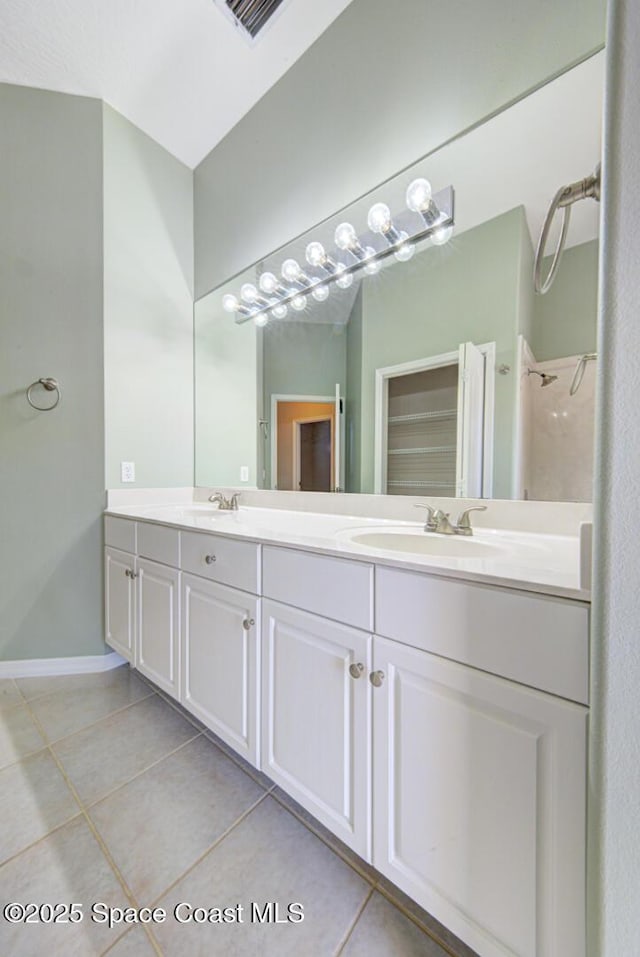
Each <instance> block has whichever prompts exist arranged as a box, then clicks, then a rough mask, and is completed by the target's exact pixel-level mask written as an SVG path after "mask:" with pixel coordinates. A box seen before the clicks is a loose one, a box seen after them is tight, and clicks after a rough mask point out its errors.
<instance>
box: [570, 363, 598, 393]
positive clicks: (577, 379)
mask: <svg viewBox="0 0 640 957" xmlns="http://www.w3.org/2000/svg"><path fill="white" fill-rule="evenodd" d="M597 358H598V353H597V352H587V353H585V354H584V355H583V356H580V358H579V359H578V364H577V366H576V371H575V372H574V373H573V379H572V380H571V385H570V387H569V395H575V394H576V392H577V391H578V389H579V388H580V385H581V383H582V380H583V379H584V372H585V369H586V368H587V362H595V360H596V359H597Z"/></svg>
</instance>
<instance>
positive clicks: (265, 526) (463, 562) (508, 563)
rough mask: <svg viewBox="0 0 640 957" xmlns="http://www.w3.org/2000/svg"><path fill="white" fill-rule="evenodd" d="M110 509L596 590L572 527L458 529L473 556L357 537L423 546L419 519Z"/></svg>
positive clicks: (308, 546) (294, 543) (426, 566)
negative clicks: (393, 538) (585, 581)
mask: <svg viewBox="0 0 640 957" xmlns="http://www.w3.org/2000/svg"><path fill="white" fill-rule="evenodd" d="M106 514H107V515H113V516H116V517H120V518H129V519H132V520H135V521H142V522H153V523H158V524H163V525H174V526H176V527H178V528H183V529H187V530H190V531H198V532H213V533H215V534H217V535H223V536H230V537H232V538H239V539H246V540H248V541H255V542H261V543H264V544H268V545H282V546H290V547H293V548H300V549H303V550H309V551H314V552H320V553H322V554H325V555H334V556H337V557H340V558H350V559H354V560H360V561H366V562H371V563H373V564H378V565H387V566H393V567H398V568H407V569H410V570H412V571H422V572H429V573H432V574H434V575H439V576H441V577H446V578H457V579H464V580H465V581H472V582H480V583H485V584H491V585H500V586H503V587H507V588H518V589H521V590H525V591H532V592H537V593H540V594H545V595H555V596H560V597H563V598H573V599H577V600H579V601H589V600H590V592H589V591H588V590H586V589H584V588H580V542H579V538H578V537H574V536H569V535H549V534H538V533H533V532H523V531H506V530H504V529H487V528H483V529H476V530H475V531H474V534H473V537H472V538H469V539H464V538H461V537H459V536H456V540H455V545H454V546H453V547H455V548H456V550H463V549H464V548H465V546H466V544H467V543H468V544H469V545H470V551H471V550H472V549H473V550H474V551H476V552H479V554H478V555H476V556H473V557H466V556H464V555H463V556H460V555H455V556H451V555H442V554H421V553H419V554H418V553H415V552H413V551H411V552H407V551H394V550H391V549H388V548H386V547H385V548H379V547H373V546H372V545H371V544H369V543H366V544H362V543H361V542H358V541H354V540H353V538H354V537H358V538H362V537H364V538H365V539H366V535H367V533H382V534H383V535H386V534H393V533H396V534H399V535H401V536H406V535H408V536H410V537H415V538H416V547H418V548H420V547H421V545H422V543H421V542H420V541H419V540H418V539H422V538H423V536H424V535H425V534H426V533H424V532H423V531H422V525H421V524H420V523H418V522H400V521H393V520H389V519H380V518H363V517H361V516H355V517H351V516H347V515H332V514H326V513H316V512H308V511H288V510H285V509H275V508H256V507H241V508H240V509H239V510H238V511H235V512H225V511H220V510H219V509H217V508H216V507H214V506H212V505H198V504H195V503H189V504H187V503H183V504H176V505H135V506H127V507H124V506H123V507H111V508H108V509H107V511H106ZM428 538H429V539H431V542H432V543H433V547H434V548H436V549H440V548H442V549H446V548H447V544H446V542H444V543H443V542H442V539H443V538H446V536H441V535H429V536H428ZM376 540H377V539H376ZM409 541H410V540H409ZM411 544H413V543H412V542H411Z"/></svg>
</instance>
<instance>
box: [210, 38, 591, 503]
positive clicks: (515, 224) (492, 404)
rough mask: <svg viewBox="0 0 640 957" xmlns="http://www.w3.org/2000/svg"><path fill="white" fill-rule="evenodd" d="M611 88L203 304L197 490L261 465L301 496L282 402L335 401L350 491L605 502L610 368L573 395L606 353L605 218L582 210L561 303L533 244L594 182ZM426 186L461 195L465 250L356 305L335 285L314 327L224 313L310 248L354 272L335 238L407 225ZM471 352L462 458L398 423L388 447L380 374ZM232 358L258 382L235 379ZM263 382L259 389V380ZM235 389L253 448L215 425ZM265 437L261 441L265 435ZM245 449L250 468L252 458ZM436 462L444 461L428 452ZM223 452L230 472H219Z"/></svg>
mask: <svg viewBox="0 0 640 957" xmlns="http://www.w3.org/2000/svg"><path fill="white" fill-rule="evenodd" d="M601 83H602V60H601V58H600V57H599V56H596V57H593V58H592V59H591V60H590V61H587V62H586V63H584V64H581V65H580V66H579V67H577V68H575V69H574V70H572V71H569V73H567V74H565V75H563V76H562V77H560V78H559V79H558V80H556V81H554V82H553V83H550V84H548V86H546V87H544V88H542V89H541V90H539V91H537V92H536V93H534V94H532V95H531V96H529V97H527V98H526V99H525V100H523V101H521V102H520V103H518V104H516V105H515V106H514V107H511V108H510V109H508V110H506V111H504V113H502V114H499V115H498V116H497V117H494V118H493V119H492V120H489V121H488V122H487V123H485V124H483V125H482V126H481V127H479V128H478V129H476V130H473V131H472V132H471V133H469V134H467V135H466V136H463V137H462V138H461V139H459V140H457V141H455V142H453V143H450V144H448V145H447V146H445V147H443V148H442V149H441V150H439V151H437V152H436V153H435V154H432V155H431V156H429V157H427V158H426V159H425V160H423V161H420V163H419V164H417V165H416V167H414V168H413V169H412V170H408V171H405V172H404V173H402V174H401V175H399V176H398V177H396V178H395V179H394V180H393V181H391V182H389V183H387V184H383V186H382V187H380V188H379V189H378V190H376V191H374V193H372V194H370V195H368V196H367V197H363V198H361V199H360V200H358V201H356V202H355V203H354V204H353V205H352V206H351V207H349V209H348V210H346V211H344V210H343V211H342V212H341V213H340V214H338V215H337V216H336V217H332V218H331V219H330V220H328V221H327V222H325V223H322V224H319V226H317V227H315V228H314V229H312V230H310V231H309V233H308V234H305V235H304V236H302V237H299V238H298V239H297V240H295V241H293V242H292V243H291V244H290V245H289V246H288V247H285V248H284V249H282V250H279V251H277V252H276V253H273V254H269V256H267V257H265V259H264V260H263V261H261V262H260V263H258V264H257V265H256V266H252V267H250V268H249V269H247V270H246V271H245V273H243V274H242V275H241V276H238V277H235V278H234V279H233V280H232V281H230V282H229V283H227V284H225V286H224V287H222V288H220V289H218V290H215V291H214V292H213V293H211V294H209V295H208V296H206V297H204V299H202V300H200V301H199V302H198V303H197V304H196V450H197V451H196V481H197V482H198V483H199V484H205V485H215V484H233V485H238V484H239V474H240V472H239V467H240V465H241V464H244V460H245V459H246V460H247V462H249V460H250V459H251V452H253V459H251V463H250V464H251V470H250V472H251V475H250V480H249V484H252V485H255V486H258V487H263V488H276V487H277V488H282V487H287V488H294V487H296V483H298V484H297V487H298V488H299V487H300V484H299V483H300V475H299V468H300V465H299V462H298V465H297V468H298V473H296V472H295V462H294V458H293V451H292V449H293V435H294V433H293V432H291V443H290V445H289V447H286V448H284V449H283V450H282V451H281V452H280V451H279V449H278V443H277V442H274V436H275V435H276V434H277V433H278V432H279V431H280V430H279V425H278V421H277V418H276V415H275V406H274V397H276V396H277V397H279V399H278V401H285V399H286V397H289V398H290V400H291V401H294V400H295V397H300V396H302V397H311V398H315V399H323V398H324V399H328V398H331V397H332V396H333V395H335V387H336V384H337V385H338V387H339V389H340V394H341V395H342V396H343V397H344V404H343V406H342V414H340V412H338V413H337V414H336V415H335V416H334V420H333V426H332V427H333V428H334V429H335V432H336V435H337V436H338V445H339V449H338V453H337V455H338V459H339V461H340V464H341V466H342V469H343V478H342V479H341V478H340V477H335V476H334V479H333V484H332V487H334V488H335V487H336V486H337V487H339V488H342V489H344V488H346V491H349V492H364V493H370V492H374V491H383V492H386V493H389V494H412V495H424V496H425V497H426V496H428V495H429V494H433V495H440V494H443V495H444V494H446V495H456V494H458V495H466V496H470V497H471V496H473V497H475V496H476V495H483V496H491V497H495V498H539V499H548V500H563V499H564V500H575V501H584V500H589V499H590V498H591V481H592V455H593V388H592V382H593V373H594V371H595V367H594V363H593V362H591V363H590V365H589V368H588V370H587V374H585V377H584V381H583V383H582V385H581V388H580V390H579V391H578V392H577V393H576V394H575V395H574V396H569V386H570V384H571V379H572V376H573V372H574V371H575V366H576V363H577V362H578V360H579V359H580V357H581V356H582V355H585V354H593V353H594V352H595V349H596V315H597V259H598V239H597V235H598V207H597V204H596V203H594V202H593V201H591V206H590V207H588V206H587V204H586V202H585V203H584V204H580V205H581V206H583V207H584V208H579V207H576V208H575V211H574V212H573V214H572V222H571V228H570V231H569V242H568V248H567V249H566V251H565V253H564V256H563V259H562V263H561V267H560V271H559V273H558V277H557V279H556V282H555V284H554V286H553V287H552V289H551V290H550V292H549V293H548V294H547V295H546V296H538V295H535V294H534V290H533V282H532V272H533V258H534V244H535V242H536V241H537V236H538V234H539V230H540V226H541V223H542V219H543V218H544V214H545V212H546V208H547V206H548V203H549V200H550V198H551V197H552V196H553V194H554V192H555V191H556V189H557V188H558V186H560V185H562V184H563V183H564V182H570V181H572V180H574V179H576V178H580V177H581V176H583V175H586V174H587V173H589V172H590V171H592V169H593V167H594V166H595V163H596V162H597V160H598V157H599V150H600V141H599V136H600V120H599V106H598V104H599V96H600V87H601ZM583 103H588V108H587V107H582V106H581V104H583ZM569 119H570V120H571V122H569ZM417 175H418V176H422V175H428V177H429V178H431V179H432V181H433V185H434V190H441V189H443V188H444V187H445V186H446V185H447V184H448V183H449V182H451V183H452V184H453V186H454V188H455V190H456V214H455V219H456V230H455V232H454V235H453V238H452V239H451V241H450V242H449V243H447V244H446V245H434V244H430V243H424V244H422V245H421V246H420V247H419V248H418V250H417V251H416V253H415V255H414V256H413V257H412V258H411V259H410V260H409V261H404V262H398V263H396V262H395V261H393V259H390V260H388V261H386V263H385V265H384V266H383V268H381V269H380V270H379V271H378V272H377V274H375V275H366V276H365V275H363V274H362V273H359V274H358V277H357V278H356V280H355V282H353V284H352V285H351V286H350V288H349V289H347V290H340V289H337V288H336V287H335V284H333V285H332V287H331V290H330V295H329V297H328V298H326V301H314V300H313V299H312V297H311V295H309V294H308V292H309V291H308V290H302V292H304V293H306V294H305V295H304V296H302V297H301V298H302V299H303V300H304V304H303V307H302V310H301V311H300V312H296V311H295V309H291V308H290V309H289V311H288V314H287V316H286V317H284V318H281V319H276V318H274V317H271V316H269V317H265V318H268V321H267V322H266V324H261V325H260V327H259V328H258V327H256V325H254V323H253V321H252V320H249V321H248V322H246V323H243V324H240V325H238V324H236V323H235V322H234V318H233V317H232V316H230V315H229V314H228V313H225V312H224V311H223V310H222V309H221V305H220V303H221V299H222V296H223V295H224V294H225V293H234V294H235V295H238V292H239V290H240V289H241V287H242V285H243V283H245V282H249V283H252V284H254V285H255V286H256V287H258V288H259V280H260V276H261V275H262V274H263V273H264V272H265V271H271V272H273V274H274V275H277V276H278V277H279V276H280V267H281V265H282V262H283V260H285V259H286V258H287V257H290V258H291V257H292V258H295V259H296V260H297V261H298V262H300V263H303V264H304V263H305V258H304V257H305V248H306V246H307V244H308V243H309V242H310V241H311V240H314V241H320V242H322V243H323V244H324V246H325V248H326V249H327V250H329V251H330V255H333V256H335V257H336V258H337V257H339V256H340V255H343V256H344V255H345V254H343V253H341V252H340V250H335V249H334V247H333V246H332V245H331V244H332V242H333V233H334V231H335V227H336V224H337V223H338V222H340V221H341V220H345V219H348V220H349V221H350V222H353V223H355V224H358V228H359V229H360V228H361V227H362V224H363V223H364V224H366V221H367V211H368V209H369V207H370V206H371V205H372V203H374V202H376V201H380V200H381V199H384V200H385V201H388V204H389V207H390V209H392V210H393V213H394V214H395V213H397V211H398V209H400V206H401V204H402V203H403V201H404V191H405V190H406V187H407V184H408V182H409V181H410V180H411V179H412V178H414V177H415V176H417ZM364 228H366V226H365V227H364ZM387 263H390V265H387ZM205 326H207V328H206V329H205ZM212 330H215V331H212ZM212 337H213V338H212ZM213 339H215V340H216V342H217V345H216V349H215V350H214V351H215V353H216V355H215V357H214V354H213V351H212V344H213ZM207 343H209V346H207ZM467 344H468V348H469V349H472V348H475V349H476V350H479V351H480V353H482V358H481V360H480V361H481V362H483V363H484V376H485V382H484V386H483V387H481V388H476V390H475V398H474V400H473V402H472V403H471V404H470V399H469V395H470V389H468V390H467V393H466V403H467V406H466V412H465V414H463V411H464V410H463V408H462V401H463V398H464V395H465V393H464V390H460V389H459V390H458V394H457V396H456V401H455V403H453V404H451V409H450V411H451V412H453V411H454V410H455V418H454V416H453V415H452V416H451V418H452V420H454V421H455V433H456V435H455V441H454V439H453V435H447V436H444V437H443V438H442V442H440V444H438V445H436V444H435V441H436V438H437V436H438V434H439V432H438V430H437V429H434V430H433V434H432V435H426V436H423V438H422V439H420V435H421V434H422V433H420V430H418V431H416V434H415V436H413V438H411V436H410V435H409V433H410V432H411V430H410V429H409V431H407V429H408V427H407V425H406V424H404V425H403V424H401V423H400V422H398V421H396V422H395V423H392V425H391V430H392V432H393V434H392V432H389V428H388V423H387V427H386V431H384V430H383V432H384V439H381V425H380V419H381V413H380V410H379V409H378V411H377V405H376V382H377V381H378V380H379V379H380V376H381V375H382V371H383V370H385V369H387V370H388V369H389V368H392V369H393V368H396V367H398V368H400V367H403V366H411V364H412V363H413V364H415V363H418V364H420V363H423V364H424V365H425V367H426V366H428V364H429V363H430V362H433V361H434V360H436V359H438V357H441V356H447V355H457V354H458V353H459V350H460V349H461V348H462V347H465V345H467ZM201 346H202V348H201ZM488 347H490V348H491V354H490V356H489V355H488V354H487V353H486V349H487V348H488ZM483 350H485V351H484V352H483ZM221 356H222V357H227V358H228V359H229V361H230V362H231V365H226V360H225V362H223V361H222V359H221ZM232 357H235V360H234V361H236V362H238V363H240V364H241V365H243V368H242V369H241V370H240V369H237V370H236V372H235V373H234V372H233V361H232ZM221 363H222V368H221ZM252 365H253V373H251V372H250V371H249V374H246V373H247V369H248V368H249V367H251V366H252ZM547 368H548V369H549V370H550V371H549V372H548V375H553V376H557V378H556V379H555V380H554V382H553V383H550V384H548V385H546V386H544V387H541V386H540V382H541V381H543V380H542V379H541V378H540V376H538V375H537V374H536V372H540V373H544V372H545V370H547ZM529 369H531V370H532V372H531V374H529V373H528V371H527V370H529ZM234 375H236V379H237V386H239V388H240V389H241V391H242V397H241V407H242V408H243V409H244V410H245V411H246V413H247V414H246V416H245V421H246V422H247V423H248V422H249V419H250V418H251V417H253V430H252V432H251V430H248V431H247V432H246V433H245V434H244V436H243V437H241V435H240V430H239V429H237V428H236V429H234V432H233V435H229V434H228V431H225V429H224V427H222V428H221V429H220V430H218V432H216V426H215V415H214V414H213V411H212V410H213V409H215V408H217V409H220V408H224V407H225V403H228V402H229V401H231V399H232V393H233V386H232V385H231V381H230V380H231V378H233V376H234ZM252 375H253V377H254V378H253V380H252V378H251V376H252ZM465 375H466V373H465ZM393 378H394V377H393V376H391V377H390V378H389V382H391V381H392V379H393ZM252 381H253V385H252ZM385 388H387V389H388V384H387V386H386V387H385ZM398 388H400V386H399V385H398V384H396V385H394V386H393V388H391V391H389V392H386V393H385V396H386V398H385V401H388V402H389V403H391V404H394V403H395V402H396V401H397V399H398V398H399V396H398V395H396V394H395V390H396V389H398ZM202 403H204V405H202ZM378 406H380V399H379V397H378ZM423 411H424V412H425V413H426V412H428V411H429V410H428V409H426V408H425V409H424V410H423ZM435 411H438V410H435ZM403 414H411V413H409V412H404V413H403V412H396V413H395V414H394V413H392V412H389V409H387V410H386V416H387V419H388V418H391V419H394V418H396V419H397V417H398V416H402V415H403ZM308 418H312V416H309V417H308ZM257 421H261V422H262V423H263V425H262V426H261V427H260V429H259V430H256V422H257ZM298 421H301V417H299V419H298ZM424 421H425V422H426V421H428V419H425V420H424ZM471 423H475V427H473V428H472V427H471ZM451 424H452V423H449V425H451ZM434 426H435V420H434V421H432V427H434ZM296 428H298V427H297V426H296ZM413 428H414V429H415V422H414V426H413ZM438 428H440V427H438ZM287 429H288V431H291V430H289V428H288V427H287ZM394 430H395V431H394ZM450 431H452V430H451V429H450ZM400 433H402V434H403V436H404V438H405V439H406V440H407V447H406V449H404V450H403V449H401V448H399V447H398V446H397V444H396V443H397V442H398V441H399V439H398V436H399V435H400ZM256 434H257V438H256ZM336 435H334V436H333V438H332V444H333V445H335V440H336ZM443 435H444V433H443ZM251 436H252V437H251ZM341 437H343V441H344V446H342V438H341ZM413 439H415V443H416V444H414V445H413V447H411V445H410V441H413ZM418 439H420V441H421V442H423V443H424V444H422V445H421V444H420V443H419V442H418ZM243 440H244V450H245V451H241V450H240V447H241V446H242V441H243ZM438 441H439V440H438ZM394 445H396V447H395V448H394V447H393V446H394ZM430 446H433V448H436V449H440V450H442V451H438V452H435V451H424V450H425V449H428V448H429V447H430ZM454 446H455V450H454ZM213 447H217V448H218V449H219V451H220V452H221V453H222V451H224V453H225V454H224V455H222V454H220V455H215V454H213V453H212V448H213ZM463 448H465V449H466V454H465V455H463V454H462V449H463ZM421 450H422V451H421ZM281 458H282V459H283V461H280V460H281ZM471 458H473V459H474V462H475V464H474V468H473V469H471V470H470V469H469V463H470V460H471ZM223 459H224V460H225V461H226V462H227V463H230V465H229V468H227V469H226V470H225V472H224V477H223V472H222V471H221V470H220V469H219V468H217V467H216V464H215V462H216V460H219V461H220V462H221V461H222V460H223ZM285 459H286V463H285V461H284V460H285ZM333 464H334V466H335V461H334V463H333ZM463 465H466V466H467V471H466V472H465V471H464V468H463ZM434 466H437V468H435V469H434ZM452 473H455V478H453V479H452V478H451V475H452ZM473 475H475V476H476V478H475V479H474V478H473V477H472V476H473ZM441 479H442V484H441V485H438V484H437V483H438V482H439V481H440V480H441ZM403 482H404V483H405V484H404V485H403V484H402V483H403ZM432 483H436V484H432ZM312 484H313V483H312ZM445 489H447V491H445Z"/></svg>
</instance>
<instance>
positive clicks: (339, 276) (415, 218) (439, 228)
mask: <svg viewBox="0 0 640 957" xmlns="http://www.w3.org/2000/svg"><path fill="white" fill-rule="evenodd" d="M406 201H407V209H406V210H402V211H401V212H400V213H398V214H397V215H396V216H393V217H392V215H391V211H390V209H389V207H388V206H387V205H386V204H384V203H375V205H373V206H372V207H371V209H370V210H369V216H368V219H367V225H368V227H369V231H368V232H366V231H365V232H364V233H362V234H361V235H358V233H357V232H356V230H355V228H354V227H353V226H352V225H351V224H350V223H346V222H345V223H341V224H340V225H339V226H338V227H337V229H336V231H335V237H334V240H335V244H336V245H335V249H334V250H333V251H332V252H327V251H326V250H325V248H324V246H323V245H322V243H319V242H316V241H313V242H310V243H308V245H307V247H306V252H305V258H306V262H307V264H308V266H309V267H310V268H309V270H308V271H307V270H305V269H303V268H302V267H301V266H300V265H299V263H298V262H297V261H296V260H295V259H291V258H289V259H286V260H285V261H284V263H283V264H282V269H281V277H282V278H280V277H278V278H276V276H274V275H273V273H263V274H262V276H261V277H260V279H259V280H258V286H259V287H260V292H258V290H257V289H256V288H255V286H253V285H252V284H251V283H245V284H244V286H243V287H242V290H241V300H244V301H241V300H239V299H238V298H236V297H235V296H233V295H231V294H229V293H227V294H226V295H225V296H223V297H222V305H223V308H224V309H225V310H226V311H227V312H231V313H235V316H236V319H235V321H236V323H238V324H240V325H241V324H243V323H245V322H248V321H249V320H250V319H253V320H254V322H255V323H256V325H261V326H264V325H265V324H266V323H267V322H268V320H269V318H270V316H273V317H274V318H275V319H283V318H284V317H285V316H286V314H287V312H288V307H289V306H291V307H292V308H293V309H295V310H297V311H300V312H301V311H303V310H304V309H305V307H306V305H307V300H308V297H309V296H312V298H313V299H315V300H316V301H317V302H324V300H325V299H327V297H328V296H329V291H330V287H331V286H338V287H339V288H341V289H346V288H348V287H349V286H350V285H351V284H352V282H353V280H354V278H355V277H356V274H360V273H364V274H365V275H372V274H374V273H376V272H378V270H379V268H380V265H381V263H382V261H383V260H385V259H388V258H389V257H390V256H395V258H396V259H397V260H398V261H399V262H406V261H407V260H408V259H411V257H412V256H413V253H414V252H415V248H416V245H417V243H419V242H422V240H426V239H430V240H431V241H432V242H433V243H434V245H442V244H443V243H446V242H447V241H448V240H449V239H450V238H451V234H452V232H453V225H454V219H453V213H454V190H453V186H447V187H446V188H445V189H442V190H440V192H439V193H437V194H436V195H435V196H432V195H431V186H430V185H429V183H428V181H427V180H425V179H416V180H413V181H412V182H411V183H410V184H409V186H408V188H407V194H406ZM265 280H266V281H265ZM261 293H262V295H261Z"/></svg>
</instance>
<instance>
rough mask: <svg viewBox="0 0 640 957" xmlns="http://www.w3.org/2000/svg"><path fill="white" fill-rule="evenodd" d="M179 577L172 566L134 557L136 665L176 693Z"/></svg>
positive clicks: (177, 676) (168, 689) (172, 693)
mask: <svg viewBox="0 0 640 957" xmlns="http://www.w3.org/2000/svg"><path fill="white" fill-rule="evenodd" d="M179 580H180V573H179V572H178V571H177V569H175V568H169V567H168V566H166V565H159V564H158V563H157V562H150V561H148V560H147V559H144V558H139V559H138V561H137V585H138V588H137V632H136V667H137V668H138V669H139V670H140V671H141V672H142V674H144V675H146V676H147V677H148V678H150V679H151V680H152V681H153V682H155V684H157V685H158V687H159V688H162V689H163V690H164V691H168V692H169V694H171V695H172V696H173V697H174V698H177V697H178V688H179V683H178V678H179V674H178V666H179V655H180V646H179V624H180V618H179V601H180V594H179Z"/></svg>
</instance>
